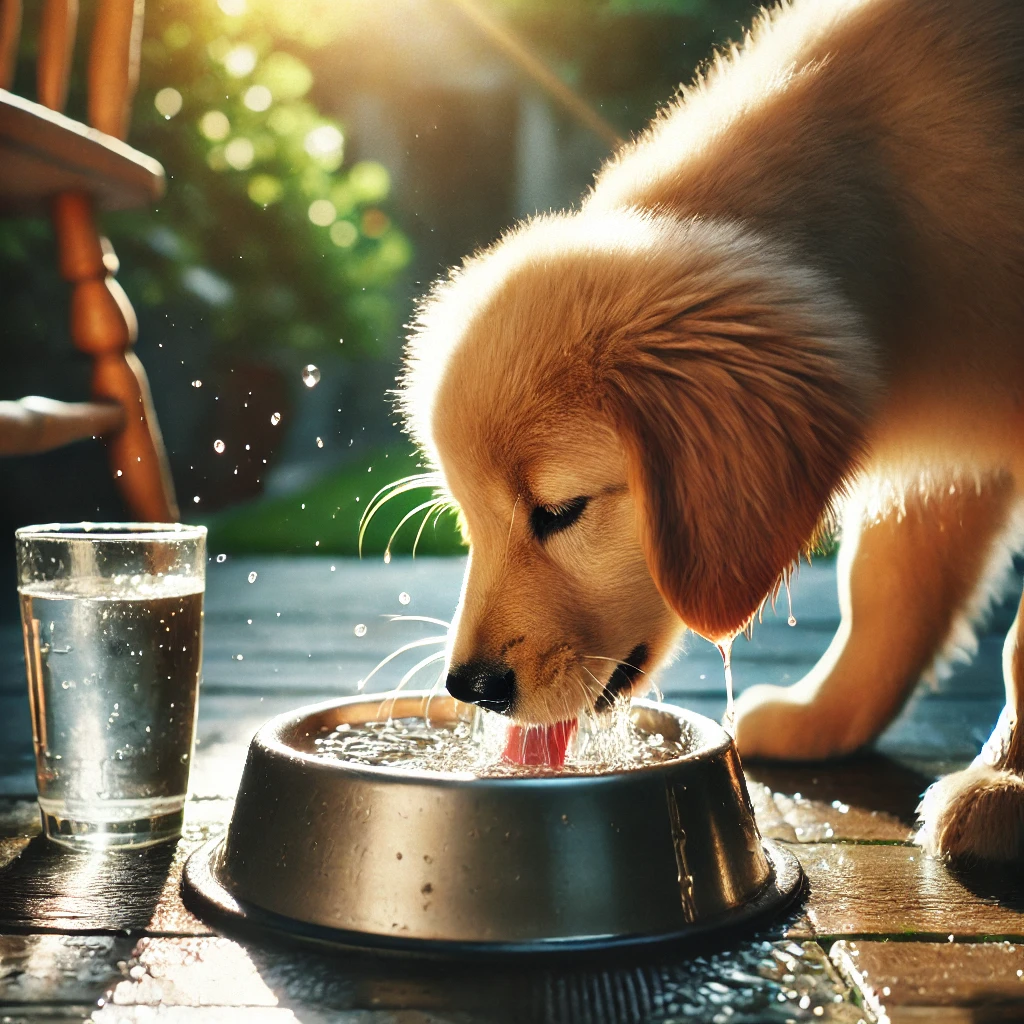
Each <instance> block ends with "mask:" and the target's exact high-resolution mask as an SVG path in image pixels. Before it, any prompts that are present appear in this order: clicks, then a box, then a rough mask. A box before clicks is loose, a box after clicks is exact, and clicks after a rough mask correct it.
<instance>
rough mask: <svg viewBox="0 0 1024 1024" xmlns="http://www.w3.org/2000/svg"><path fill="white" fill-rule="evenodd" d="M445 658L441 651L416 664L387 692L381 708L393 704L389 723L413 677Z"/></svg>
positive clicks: (389, 713)
mask: <svg viewBox="0 0 1024 1024" xmlns="http://www.w3.org/2000/svg"><path fill="white" fill-rule="evenodd" d="M444 656H445V654H444V651H439V652H438V653H437V654H432V655H430V657H429V658H424V659H423V660H422V661H418V662H416V664H415V665H413V667H412V668H411V669H409V671H408V672H406V673H405V675H404V676H402V678H401V679H400V680H399V681H398V683H397V685H395V686H394V687H392V688H391V689H390V690H388V691H387V693H385V694H384V699H383V700H382V701H381V708H383V707H384V705H385V704H387V703H389V702H390V704H391V709H390V710H389V711H388V716H387V720H388V721H391V715H392V712H393V711H394V709H395V701H397V700H398V698H399V697H400V696H401V691H402V690H403V688H404V687H405V685H406V683H408V682H409V680H410V679H412V678H413V676H415V675H416V673H417V672H419V671H420V670H421V669H424V668H426V667H427V665H432V664H434V662H436V661H440V660H441V659H442V658H444Z"/></svg>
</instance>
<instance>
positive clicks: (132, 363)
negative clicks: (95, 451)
mask: <svg viewBox="0 0 1024 1024" xmlns="http://www.w3.org/2000/svg"><path fill="white" fill-rule="evenodd" d="M92 392H93V395H94V396H95V397H96V398H107V399H114V400H115V401H117V402H119V403H120V404H121V405H122V406H123V407H124V410H125V426H124V429H123V430H121V431H119V432H118V433H116V434H111V435H110V437H108V439H107V446H108V451H109V453H110V468H111V470H112V471H113V473H114V479H115V481H116V482H117V485H118V488H119V489H120V491H121V494H122V496H123V497H124V500H125V503H126V504H127V505H128V508H129V509H130V510H131V512H132V515H133V516H135V518H136V519H139V520H141V521H142V522H155V523H173V522H177V520H178V504H177V502H176V501H175V499H174V484H173V483H172V482H171V471H170V467H169V466H168V464H167V453H166V450H165V448H164V442H163V437H162V436H161V434H160V426H159V424H158V423H157V420H156V415H155V413H154V412H153V399H152V396H151V395H150V391H149V381H148V380H147V379H146V371H145V370H144V369H143V368H142V363H141V362H140V361H139V357H138V356H137V355H136V354H135V353H134V352H132V351H131V349H126V350H125V351H124V352H122V353H118V354H115V355H112V356H99V357H97V358H96V360H95V363H94V365H93V377H92Z"/></svg>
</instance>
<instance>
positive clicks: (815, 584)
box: [0, 557, 1024, 1024]
mask: <svg viewBox="0 0 1024 1024" xmlns="http://www.w3.org/2000/svg"><path fill="white" fill-rule="evenodd" d="M252 572H256V573H257V576H256V580H255V582H253V583H251V584H250V583H249V582H248V576H249V574H250V573H252ZM461 572H462V562H461V560H456V559H452V560H428V559H419V560H417V561H416V562H411V561H408V560H402V559H396V560H394V561H393V562H392V563H391V564H390V565H388V566H385V565H383V564H381V563H380V562H378V561H374V562H370V561H366V562H362V563H357V562H347V561H345V560H337V559H335V560H333V561H332V560H331V559H328V558H316V559H312V558H310V559H297V558H291V559H266V558H247V557H237V558H235V557H231V558H228V559H227V560H226V561H225V562H223V563H216V562H215V561H211V563H210V566H209V586H208V599H207V619H206V657H205V672H204V674H205V682H204V686H203V690H202V696H201V701H200V722H199V741H198V743H199V745H198V748H197V757H196V761H195V767H194V770H193V798H192V799H191V800H190V803H189V809H188V821H187V827H186V831H185V835H184V836H183V838H182V840H181V841H180V842H179V843H178V844H177V846H176V847H175V846H171V845H167V846H164V847H157V848H153V849H150V850H147V851H140V852H136V853H129V854H124V853H121V854H111V855H106V856H103V855H100V856H92V857H90V856H85V855H77V854H67V853H64V852H62V851H60V850H57V849H56V848H53V847H51V846H50V845H49V844H47V843H46V842H45V841H44V840H43V839H42V838H40V837H39V836H38V824H37V819H36V811H35V805H34V802H33V794H34V776H33V765H32V760H31V743H30V735H31V733H30V725H29V719H28V710H27V701H26V699H25V696H24V688H25V684H24V668H23V665H22V653H21V639H20V631H19V629H18V627H17V625H16V624H14V623H5V624H0V1021H3V1022H19V1021H25V1022H41V1021H55V1020H59V1021H81V1020H98V1021H104V1022H136V1021H137V1022H143V1021H169V1022H179V1021H180V1022H182V1024H205V1022H218V1024H219V1022H225V1021H253V1022H256V1024H262V1022H267V1024H284V1022H289V1021H302V1022H309V1024H314V1022H315V1024H321V1022H339V1024H340V1022H344V1024H385V1022H387V1024H428V1022H450V1024H456V1022H458V1024H468V1022H488V1021H495V1022H504V1021H522V1022H524V1024H526V1022H529V1024H534V1022H551V1024H561V1022H566V1024H568V1022H575V1021H588V1022H589V1021H593V1022H602V1024H604V1022H608V1024H617V1022H623V1024H625V1022H630V1024H634V1022H635V1024H640V1022H669V1021H712V1022H718V1021H722V1022H725V1021H729V1022H755V1021H756V1022H761V1021H767V1022H772V1021H780V1022H781V1021H787V1020H793V1021H804V1020H807V1021H814V1020H824V1021H835V1022H844V1024H845V1022H850V1024H852V1022H855V1021H858V1020H863V1021H865V1022H870V1021H873V1020H877V1019H885V1018H886V1017H888V1019H890V1020H892V1021H894V1022H899V1021H921V1022H932V1021H934V1022H937V1024H942V1022H952V1021H957V1022H960V1021H988V1020H1024V946H1021V945H1019V944H1018V943H1024V883H1022V881H1021V875H1020V873H1019V872H1007V873H1005V874H1000V873H997V872H985V873H980V874H979V873H974V874H971V873H956V874H954V873H951V872H950V871H949V870H947V869H946V868H945V867H944V866H943V865H941V864H939V863H936V862H934V861H931V860H929V859H927V858H925V857H924V856H923V855H922V854H921V852H920V851H919V850H918V849H917V848H915V847H914V846H913V845H911V844H910V842H909V838H910V835H911V829H912V825H913V818H914V809H915V806H916V803H917V800H918V798H919V796H920V793H921V792H922V790H923V789H924V788H925V786H926V785H927V784H928V783H929V782H930V781H931V779H933V778H934V777H935V775H936V774H937V773H939V772H942V771H946V770H949V769H950V768H955V767H957V766H959V765H962V764H963V763H964V762H966V761H967V760H969V759H970V758H971V757H972V756H973V755H974V754H975V753H976V752H977V749H978V747H979V746H980V744H981V742H982V741H983V740H984V739H985V738H986V736H987V734H988V731H989V729H990V728H991V726H992V724H993V723H994V721H995V719H996V717H997V715H998V713H999V708H1000V706H1001V702H1002V682H1001V677H1000V670H999V648H1000V645H1001V639H1000V637H1001V634H999V632H998V631H999V629H1002V631H1003V632H1005V630H1006V628H1007V627H1008V625H1009V622H1010V620H1011V619H1012V612H1013V609H1012V607H1004V608H1001V609H999V610H998V611H997V613H996V616H995V622H994V632H993V634H992V635H989V636H986V637H984V638H983V640H982V643H981V651H980V654H979V657H978V659H977V660H976V661H975V663H974V664H973V665H972V666H970V667H969V668H967V669H964V670H961V671H959V672H957V673H956V674H954V675H953V677H952V678H950V679H948V680H946V681H945V682H943V683H941V684H939V686H938V687H937V688H935V689H934V690H923V691H922V692H921V693H919V694H918V695H917V696H916V697H915V699H914V700H913V701H912V702H911V705H910V706H909V707H908V708H907V709H905V711H904V712H903V714H902V715H901V716H900V717H899V719H898V720H897V721H896V722H895V723H894V724H893V726H892V727H891V728H890V729H889V730H888V732H887V733H886V734H885V736H883V737H882V739H881V741H880V742H879V744H878V746H877V750H876V751H873V752H871V753H869V754H865V755H862V756H859V757H857V758H855V759H851V760H848V761H844V762H841V763H838V764H832V765H815V766H809V767H793V766H786V765H769V764H764V765H750V766H748V777H749V779H750V782H751V790H752V796H753V798H754V801H755V805H756V808H757V812H758V819H759V822H760V824H761V828H762V831H763V832H764V834H765V835H767V836H772V837H775V838H778V839H780V840H782V841H784V842H786V843H788V844H790V845H791V846H792V848H793V849H794V851H795V852H796V853H797V855H798V856H799V858H800V860H801V862H802V863H803V865H804V868H805V870H806V873H807V876H808V879H809V883H810V891H809V894H808V896H807V898H806V900H805V901H804V902H803V903H802V904H801V905H800V906H799V907H797V908H795V909H794V911H793V912H792V913H791V914H789V916H788V917H786V918H785V919H784V920H781V921H777V922H774V923H772V924H771V925H768V926H766V927H764V928H763V929H762V930H761V931H760V932H759V933H757V934H755V935H750V934H746V935H743V936H739V937H734V938H733V939H732V941H731V943H730V944H725V945H720V946H716V947H708V948H699V949H689V950H683V951H680V950H673V951H661V952H658V953H648V954H647V955H646V956H645V957H643V958H636V957H634V958H633V959H632V960H623V959H622V958H621V957H619V958H617V959H615V960H614V961H613V960H608V959H599V958H590V959H589V960H585V961H583V960H576V961H571V962H565V963H537V964H534V965H532V966H524V965H491V966H486V967H485V966H481V965H480V964H447V965H439V964H424V963H417V962H411V961H407V960H401V961H398V960H387V959H382V958H378V957H374V956H372V955H366V956H358V957H355V956H346V957H340V956H335V955H328V954H322V953H315V952H309V951H305V950H294V949H289V948H287V947H285V946H276V945H270V944H267V943H264V942H242V941H237V940H236V939H235V938H231V937H224V936H218V935H217V934H216V933H215V932H214V931H213V930H212V929H211V928H210V927H208V926H207V925H206V924H205V923H204V922H202V921H200V920H198V919H197V918H196V917H194V916H193V915H192V914H190V913H189V912H188V910H187V909H186V908H185V907H184V906H183V904H182V902H181V899H180V895H179V880H180V872H181V867H182V864H183V862H184V860H185V859H186V858H187V856H188V854H189V853H190V852H191V851H192V850H193V849H195V847H196V846H197V845H198V844H199V843H200V842H201V841H202V840H203V839H205V838H206V837H207V836H210V835H213V834H216V833H217V832H218V831H219V830H221V829H223V827H224V824H225V822H226V820H227V817H228V815H229V813H230V807H231V798H232V797H233V795H234V792H235V787H236V784H237V780H238V775H239V773H240V770H241V766H242V760H243V757H244V754H245V749H246V744H247V743H248V740H249V738H250V737H251V735H252V733H253V732H254V731H255V729H256V728H257V726H259V725H260V724H261V723H262V722H263V721H265V720H266V719H267V718H268V717H270V716H271V715H273V714H275V713H277V712H279V711H284V710H288V709H291V708H294V707H296V706H298V705H301V704H304V703H309V702H313V701H320V700H324V699H327V698H329V697H333V696H339V695H343V694H347V693H351V692H353V691H354V689H355V685H356V682H357V681H358V680H359V679H360V678H362V677H363V676H364V675H365V674H366V673H367V672H368V671H369V670H370V669H371V668H372V667H373V666H374V665H375V664H376V663H377V662H378V661H379V660H380V658H382V657H383V656H384V655H385V654H387V653H389V652H390V651H392V650H393V649H394V648H395V647H397V646H398V645H399V644H400V643H402V642H405V641H407V640H410V639H414V638H418V637H423V636H429V635H435V634H436V633H437V632H438V630H437V627H434V626H429V625H427V624H422V623H392V622H389V621H388V620H387V619H386V618H385V616H386V615H388V614H418V615H430V616H437V617H440V618H448V617H449V616H450V614H451V611H452V609H453V608H454V605H455V601H456V598H457V595H458V589H459V583H460V579H461ZM403 592H405V593H407V594H409V595H410V598H411V599H410V602H409V603H408V605H404V604H402V603H400V601H399V594H400V593H403ZM794 612H795V614H796V616H797V619H798V620H799V622H798V625H797V626H796V627H795V628H789V627H788V626H787V625H786V622H785V616H784V615H781V616H779V617H778V618H771V617H769V618H768V619H766V621H765V623H764V625H763V626H761V627H760V628H759V629H758V630H757V631H756V633H755V638H754V640H753V642H751V643H749V644H745V643H742V642H741V643H740V644H739V645H738V646H737V649H736V652H735V672H736V677H737V683H738V685H739V687H740V688H742V687H744V686H747V685H750V684H752V683H755V682H762V681H769V682H773V681H774V682H781V681H786V680H793V679H796V678H798V677H799V675H800V674H801V673H802V672H803V671H805V670H806V669H807V667H808V666H810V665H811V664H812V663H813V661H814V660H815V658H816V657H817V656H818V654H819V653H820V652H821V651H822V650H823V649H824V648H825V646H826V645H827V643H828V640H829V639H830V637H831V635H832V632H833V630H834V628H835V626H836V621H837V614H838V612H837V606H836V598H835V593H834V581H833V578H832V568H831V566H830V565H829V564H827V563H825V564H823V565H820V566H815V567H814V568H813V569H810V570H808V569H804V571H803V573H802V575H801V577H800V578H799V579H798V581H797V583H796V585H795V587H794ZM359 623H363V624H365V625H366V627H367V629H366V633H365V635H364V636H362V637H358V636H356V634H355V626H356V625H357V624H359ZM690 648H691V649H690V650H689V652H688V653H687V654H686V655H685V656H684V657H682V658H680V659H678V660H677V661H676V663H675V664H674V665H672V666H671V667H670V668H669V669H668V670H667V672H666V673H665V674H664V676H663V678H662V687H663V689H664V691H665V696H666V698H667V699H669V700H672V701H675V702H678V703H681V704H684V705H686V706H689V707H691V708H694V709H695V710H697V711H700V712H702V713H704V714H709V715H712V716H719V715H720V714H721V712H722V710H723V707H724V690H723V681H722V669H721V662H720V659H719V657H718V654H717V652H716V651H715V650H714V649H713V648H712V647H711V646H710V645H706V644H703V643H701V642H699V641H694V642H692V643H691V644H690ZM417 655H418V656H422V648H421V649H419V651H413V652H410V654H409V655H408V656H407V657H408V661H406V662H404V663H403V662H401V660H399V661H398V662H396V663H395V664H394V665H393V666H391V667H393V668H394V669H395V671H394V672H392V673H391V674H390V675H388V676H386V677H385V678H382V679H380V688H381V689H386V688H387V687H388V686H389V685H392V684H393V683H394V682H395V681H396V680H397V679H398V678H399V677H400V675H401V674H402V672H403V671H404V670H405V669H406V668H408V667H409V666H411V665H412V664H413V663H414V660H416V659H417ZM427 671H429V670H427ZM381 675H382V676H383V675H384V673H381ZM434 678H436V676H430V675H425V676H424V678H423V685H429V684H430V683H431V682H433V680H434Z"/></svg>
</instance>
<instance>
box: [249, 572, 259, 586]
mask: <svg viewBox="0 0 1024 1024" xmlns="http://www.w3.org/2000/svg"><path fill="white" fill-rule="evenodd" d="M257 575H258V573H256V572H251V573H249V582H250V583H255V582H256V577H257Z"/></svg>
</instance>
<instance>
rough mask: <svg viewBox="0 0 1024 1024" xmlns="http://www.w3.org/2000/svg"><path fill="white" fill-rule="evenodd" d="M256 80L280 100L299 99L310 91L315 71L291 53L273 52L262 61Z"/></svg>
mask: <svg viewBox="0 0 1024 1024" xmlns="http://www.w3.org/2000/svg"><path fill="white" fill-rule="evenodd" d="M256 81H257V82H259V83H260V84H261V85H265V86H266V87H267V88H268V89H269V90H270V91H271V92H272V93H273V94H274V95H275V96H276V97H277V98H278V100H297V99H299V98H300V97H302V96H305V95H306V93H307V92H309V89H310V86H312V84H313V72H312V71H310V70H309V68H308V67H306V65H305V64H303V63H302V61H301V60H299V58H298V57H293V56H292V55H291V54H290V53H282V52H277V53H272V54H270V56H268V57H267V58H266V59H265V60H264V61H262V62H261V64H260V67H259V70H258V71H257V72H256Z"/></svg>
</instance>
